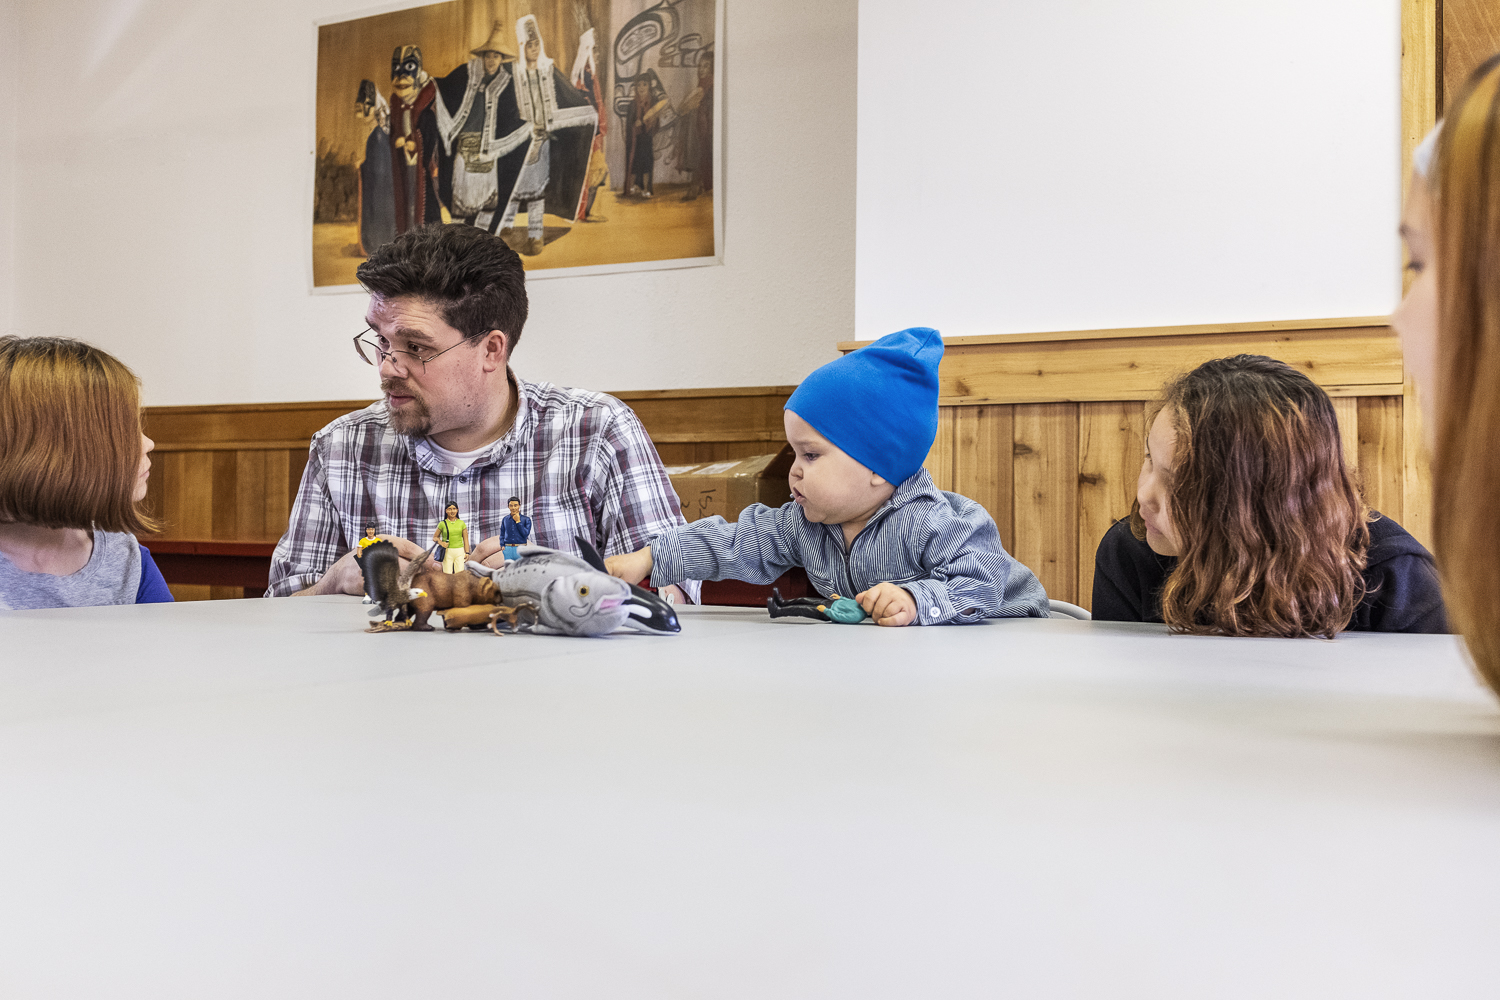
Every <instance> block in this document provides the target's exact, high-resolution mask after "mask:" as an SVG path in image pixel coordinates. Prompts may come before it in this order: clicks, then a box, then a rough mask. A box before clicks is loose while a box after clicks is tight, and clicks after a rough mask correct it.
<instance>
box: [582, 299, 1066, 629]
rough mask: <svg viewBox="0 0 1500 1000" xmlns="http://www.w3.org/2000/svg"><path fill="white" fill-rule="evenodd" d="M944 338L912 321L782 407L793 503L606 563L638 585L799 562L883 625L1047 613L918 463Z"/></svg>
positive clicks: (675, 533) (821, 375)
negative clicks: (793, 454)
mask: <svg viewBox="0 0 1500 1000" xmlns="http://www.w3.org/2000/svg"><path fill="white" fill-rule="evenodd" d="M942 357H943V339H942V337H940V336H939V335H938V332H937V331H936V330H929V329H927V328H925V327H914V328H912V329H910V330H902V331H901V332H900V333H893V334H891V335H890V336H888V337H882V338H880V339H879V340H877V341H875V342H874V343H872V344H868V345H866V346H865V347H862V348H860V349H859V350H857V351H855V352H853V353H852V354H848V355H845V356H844V357H842V358H839V359H838V360H837V361H831V362H829V363H828V364H826V365H824V366H823V367H822V368H819V369H818V370H817V371H815V372H813V373H812V374H811V375H809V376H808V377H807V378H806V380H804V381H803V383H802V384H801V385H800V386H798V387H797V391H796V392H794V393H792V398H791V399H789V400H787V403H786V410H785V412H784V413H783V418H784V420H785V423H786V439H787V441H788V443H790V444H791V446H792V448H793V449H794V450H795V451H796V455H797V457H796V461H795V462H794V464H793V465H792V471H791V473H790V474H789V477H788V478H789V480H790V483H791V487H792V502H791V503H789V504H786V505H785V506H783V507H780V508H776V509H772V508H770V507H767V506H765V505H764V504H752V505H751V506H749V507H747V508H745V510H744V512H743V513H741V514H740V519H739V521H738V522H737V523H735V524H730V523H728V522H726V521H725V520H724V519H723V518H722V517H710V518H705V519H703V520H701V521H694V522H693V523H692V524H688V525H684V526H683V527H680V528H674V529H672V530H670V531H667V532H664V533H663V534H660V535H657V536H655V537H654V538H652V539H651V541H650V544H649V545H647V546H646V547H645V548H643V549H641V550H640V551H638V552H632V553H628V554H626V555H617V556H611V557H609V558H608V559H606V560H605V563H606V564H607V565H608V567H609V571H610V572H611V573H613V574H614V575H615V576H618V577H621V578H623V579H625V580H627V581H629V582H631V583H639V582H640V581H641V580H643V579H645V578H646V576H647V575H648V574H649V575H650V577H651V581H652V583H653V584H656V585H661V584H663V583H670V582H672V581H674V580H726V579H733V580H744V581H746V582H747V583H760V584H765V583H771V582H773V581H774V580H776V579H777V578H778V577H780V576H781V575H782V574H783V573H785V572H786V571H787V570H789V569H791V568H792V567H793V566H801V567H802V568H803V569H805V570H806V571H807V576H808V579H809V581H811V583H812V585H813V586H814V587H815V588H817V590H818V592H819V593H820V594H845V595H848V594H853V595H854V599H855V600H857V601H858V602H859V605H860V607H862V608H864V610H865V611H866V613H868V614H869V615H870V617H871V618H872V619H874V621H875V623H876V624H877V625H911V624H914V623H915V624H920V625H941V624H946V623H949V622H974V621H979V620H980V619H983V618H1023V617H1033V618H1045V617H1047V612H1048V609H1047V594H1046V592H1045V591H1043V589H1042V585H1041V583H1040V582H1038V581H1037V578H1036V577H1035V576H1034V575H1033V574H1032V572H1031V571H1030V570H1029V569H1027V568H1026V567H1025V566H1022V565H1021V564H1020V563H1018V562H1016V561H1015V560H1014V559H1012V558H1011V557H1010V556H1009V555H1008V554H1007V553H1006V551H1005V549H1004V548H1003V547H1002V546H1001V544H1000V532H999V531H998V529H996V527H995V522H994V520H993V519H992V518H991V517H990V515H989V513H988V512H987V511H986V510H985V509H984V508H983V507H981V506H979V504H977V503H975V502H974V501H973V500H970V499H968V498H967V497H962V496H959V495H958V494H956V493H946V492H944V491H942V490H939V489H938V488H937V487H936V486H935V485H934V484H933V482H932V478H931V477H930V476H929V475H928V474H927V471H926V470H925V469H923V468H922V462H923V460H924V459H925V458H926V457H927V453H928V452H929V451H930V450H931V449H932V442H933V440H934V439H935V438H936V437H937V422H938V412H937V411H938V362H939V361H941V360H942Z"/></svg>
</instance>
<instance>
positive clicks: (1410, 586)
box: [1092, 511, 1448, 632]
mask: <svg viewBox="0 0 1500 1000" xmlns="http://www.w3.org/2000/svg"><path fill="white" fill-rule="evenodd" d="M1370 516H1371V517H1373V518H1374V519H1375V520H1373V521H1372V522H1370V550H1369V552H1368V554H1367V557H1366V558H1367V560H1368V562H1367V564H1366V566H1365V599H1364V600H1362V601H1360V602H1359V607H1357V608H1355V609H1354V617H1353V618H1352V619H1351V620H1350V621H1349V628H1348V631H1351V632H1447V631H1448V614H1447V611H1446V610H1445V609H1444V607H1443V595H1442V593H1441V591H1440V590H1439V588H1438V576H1437V569H1436V568H1435V566H1434V564H1433V561H1432V553H1430V552H1428V551H1427V550H1426V549H1425V548H1423V547H1422V543H1421V542H1418V541H1417V540H1416V539H1415V538H1413V537H1411V535H1409V534H1407V533H1406V529H1405V528H1403V527H1401V525H1399V524H1397V523H1396V522H1395V521H1392V520H1391V519H1390V518H1388V517H1381V516H1380V515H1379V514H1377V513H1375V512H1374V511H1371V512H1370ZM1176 566H1177V558H1176V557H1175V556H1159V555H1157V554H1156V553H1155V552H1153V551H1151V546H1149V545H1147V544H1146V543H1145V542H1143V541H1141V540H1140V539H1138V538H1136V537H1135V535H1134V534H1132V533H1131V531H1130V518H1128V517H1127V518H1125V519H1124V520H1122V521H1116V522H1115V523H1114V526H1113V527H1111V528H1110V529H1109V531H1107V532H1105V535H1104V539H1103V541H1101V542H1100V543H1099V551H1098V553H1097V554H1096V555H1095V556H1094V607H1093V612H1092V613H1093V616H1094V619H1095V620H1096V621H1109V622H1160V621H1161V620H1162V617H1161V589H1162V586H1163V585H1164V584H1165V583H1166V582H1167V576H1168V574H1170V573H1171V572H1172V570H1173V569H1175V568H1176Z"/></svg>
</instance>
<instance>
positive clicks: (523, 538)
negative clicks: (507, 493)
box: [500, 497, 531, 560]
mask: <svg viewBox="0 0 1500 1000" xmlns="http://www.w3.org/2000/svg"><path fill="white" fill-rule="evenodd" d="M506 505H507V506H508V507H510V516H509V517H506V518H504V519H502V520H501V521H500V544H501V545H503V546H505V558H506V559H507V560H514V559H515V558H516V555H517V551H516V546H518V545H525V544H526V543H527V542H528V541H530V540H531V518H529V517H527V516H526V515H525V514H522V513H521V498H520V497H511V498H510V500H508V501H507V502H506Z"/></svg>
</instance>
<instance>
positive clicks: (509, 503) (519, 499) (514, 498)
mask: <svg viewBox="0 0 1500 1000" xmlns="http://www.w3.org/2000/svg"><path fill="white" fill-rule="evenodd" d="M520 502H521V498H520V497H511V498H510V499H509V500H507V501H505V506H507V507H509V506H510V505H511V504H513V503H520Z"/></svg>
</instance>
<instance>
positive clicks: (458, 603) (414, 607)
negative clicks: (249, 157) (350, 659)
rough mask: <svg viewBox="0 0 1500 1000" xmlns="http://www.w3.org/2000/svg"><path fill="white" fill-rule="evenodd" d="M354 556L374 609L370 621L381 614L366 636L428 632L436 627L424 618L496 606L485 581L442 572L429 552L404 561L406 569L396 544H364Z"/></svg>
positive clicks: (495, 601) (460, 574)
mask: <svg viewBox="0 0 1500 1000" xmlns="http://www.w3.org/2000/svg"><path fill="white" fill-rule="evenodd" d="M357 558H358V559H359V568H360V572H361V573H362V574H363V575H364V579H365V594H366V595H367V596H368V597H369V598H370V601H371V602H372V603H373V604H374V605H375V607H374V608H372V609H371V610H370V617H372V618H376V617H379V616H380V615H382V614H383V615H384V616H385V618H384V620H383V621H381V622H377V623H376V624H374V625H372V626H371V627H370V628H368V629H366V630H365V631H367V632H391V631H395V630H397V629H408V628H409V629H411V630H412V631H414V632H432V631H434V629H433V627H432V626H431V625H429V624H427V619H428V618H430V617H431V616H432V613H433V612H434V611H445V610H448V609H451V608H462V607H468V606H471V605H476V604H477V605H494V604H498V603H499V602H498V601H497V600H496V598H495V588H494V585H493V584H491V583H490V582H489V581H488V580H479V579H476V578H474V577H472V576H470V575H469V574H467V573H444V572H442V569H441V567H439V566H438V565H437V564H436V563H434V562H433V561H432V559H431V555H430V553H427V552H423V553H422V557H421V558H420V559H413V560H412V561H411V562H409V563H407V565H406V569H404V570H403V569H402V568H401V561H400V559H399V557H398V556H397V554H396V546H394V545H392V544H391V543H390V542H376V543H374V544H373V545H369V546H366V547H365V549H364V551H363V552H361V553H360V554H359V555H358V556H357ZM445 621H446V619H445Z"/></svg>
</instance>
